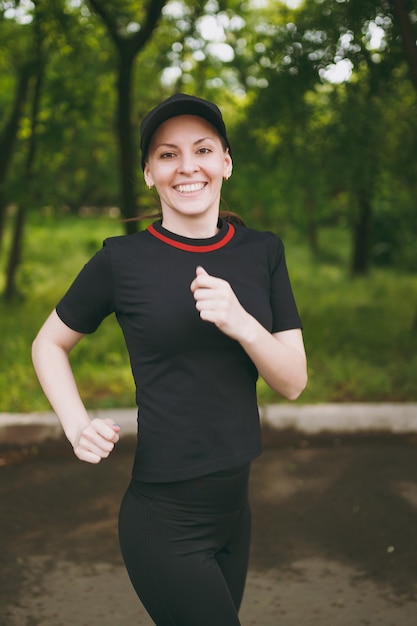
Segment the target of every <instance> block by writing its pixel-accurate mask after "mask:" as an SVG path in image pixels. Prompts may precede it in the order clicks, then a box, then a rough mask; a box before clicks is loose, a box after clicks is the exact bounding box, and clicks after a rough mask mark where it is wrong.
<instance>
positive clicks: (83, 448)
mask: <svg viewBox="0 0 417 626" xmlns="http://www.w3.org/2000/svg"><path fill="white" fill-rule="evenodd" d="M119 431H120V426H118V425H117V424H115V423H114V422H113V420H111V419H109V418H106V419H99V418H95V419H93V420H91V422H89V423H88V424H87V425H85V426H84V427H83V428H82V429H81V430H80V432H79V435H78V437H77V439H76V441H75V442H74V444H73V449H74V453H75V455H76V456H77V457H78V458H79V459H80V460H81V461H86V462H87V463H99V462H100V461H101V459H106V458H107V457H108V456H109V454H110V453H111V452H112V450H113V448H114V446H115V444H116V443H117V442H118V441H119Z"/></svg>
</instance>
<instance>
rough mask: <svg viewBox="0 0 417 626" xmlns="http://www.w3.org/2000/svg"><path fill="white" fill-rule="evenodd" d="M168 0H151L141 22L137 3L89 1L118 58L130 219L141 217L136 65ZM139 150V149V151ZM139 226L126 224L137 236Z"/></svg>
mask: <svg viewBox="0 0 417 626" xmlns="http://www.w3.org/2000/svg"><path fill="white" fill-rule="evenodd" d="M166 1H167V0H150V1H149V2H148V3H147V4H146V6H145V7H143V14H142V16H141V17H140V18H139V20H140V21H141V22H142V23H140V21H138V11H137V9H136V6H137V3H134V2H128V1H123V0H120V1H119V2H115V3H113V7H112V8H109V6H108V3H105V2H102V1H101V0H89V4H90V6H91V8H92V9H93V11H95V13H97V15H99V17H100V18H101V19H102V20H103V23H104V24H105V26H106V28H107V31H108V33H109V35H110V38H111V40H112V42H113V44H114V46H115V49H116V51H117V55H118V64H117V95H118V104H117V114H116V120H117V122H116V126H117V137H118V142H119V158H120V177H121V212H122V215H123V216H124V217H125V218H126V219H130V218H133V217H135V216H136V215H137V191H136V189H135V183H134V181H135V172H136V169H137V164H138V158H137V152H138V151H137V146H135V143H134V140H133V137H134V135H133V121H132V80H133V68H134V61H135V58H136V56H137V55H138V53H139V52H140V51H141V50H142V49H143V48H144V47H145V45H146V44H147V42H148V41H149V39H150V38H151V36H152V33H153V31H154V29H155V28H156V26H157V23H158V21H159V19H160V17H161V12H162V9H163V7H164V5H165V4H166ZM135 148H136V149H135ZM136 227H137V224H136V222H134V221H128V222H127V223H126V228H127V232H134V231H135V230H136Z"/></svg>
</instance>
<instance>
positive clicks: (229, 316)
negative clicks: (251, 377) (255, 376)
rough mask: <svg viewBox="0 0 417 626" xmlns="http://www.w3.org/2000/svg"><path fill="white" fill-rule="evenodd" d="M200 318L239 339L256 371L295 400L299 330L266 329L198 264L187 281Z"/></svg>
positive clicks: (300, 381) (302, 368)
mask: <svg viewBox="0 0 417 626" xmlns="http://www.w3.org/2000/svg"><path fill="white" fill-rule="evenodd" d="M191 291H192V292H193V294H194V298H195V300H196V307H197V310H198V311H199V312H200V317H201V319H203V320H205V321H209V322H212V323H213V324H215V325H216V326H217V327H218V328H219V329H220V330H221V331H222V332H224V333H225V334H227V335H229V336H230V337H232V338H233V339H236V341H239V343H240V344H241V346H242V347H243V348H244V350H245V351H246V353H247V354H248V356H249V357H250V358H251V359H252V361H253V362H254V364H255V365H256V367H257V368H258V371H259V374H260V375H261V376H262V378H263V379H264V380H265V381H266V383H267V384H268V385H269V386H270V387H271V388H272V389H273V390H274V391H276V392H277V393H279V394H281V395H282V396H284V397H285V398H287V399H288V400H295V399H296V398H298V396H299V395H300V393H301V392H302V391H303V389H304V388H305V386H306V384H307V361H306V355H305V350H304V343H303V338H302V333H301V330H300V329H298V328H296V329H293V330H287V331H283V332H279V333H274V334H271V333H269V332H268V331H267V330H266V329H265V328H264V327H263V326H262V325H261V324H260V323H259V322H258V321H257V320H256V319H255V318H254V317H253V316H252V315H250V314H249V313H248V312H247V311H245V309H244V308H243V307H242V305H241V304H240V302H239V301H238V299H237V297H236V295H235V294H234V292H233V290H232V288H231V287H230V285H229V283H228V282H227V281H225V280H222V279H220V278H216V277H214V276H210V275H209V274H207V272H206V271H205V270H204V269H203V268H201V267H199V268H197V272H196V278H195V279H194V280H193V282H192V283H191Z"/></svg>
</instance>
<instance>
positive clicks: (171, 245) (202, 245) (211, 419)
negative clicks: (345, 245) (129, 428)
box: [57, 221, 301, 482]
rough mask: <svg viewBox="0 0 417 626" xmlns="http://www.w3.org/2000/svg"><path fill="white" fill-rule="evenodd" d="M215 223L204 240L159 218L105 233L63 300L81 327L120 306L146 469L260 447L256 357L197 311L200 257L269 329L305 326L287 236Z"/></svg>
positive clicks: (141, 467)
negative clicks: (131, 230)
mask: <svg viewBox="0 0 417 626" xmlns="http://www.w3.org/2000/svg"><path fill="white" fill-rule="evenodd" d="M219 226H220V230H219V232H218V233H217V235H215V236H214V237H211V238H209V239H201V240H200V239H189V238H186V237H181V236H179V235H175V234H173V233H171V232H169V231H167V230H165V229H164V228H163V227H162V225H161V223H160V222H155V223H154V224H152V225H151V226H150V227H149V228H148V229H147V230H146V231H142V232H139V233H136V234H134V235H127V236H120V237H112V238H109V239H107V240H106V241H105V242H104V246H103V248H102V249H101V250H100V251H99V252H98V253H97V254H96V255H95V256H94V257H93V258H92V259H91V260H90V261H89V262H88V263H87V264H86V265H85V266H84V268H83V269H82V270H81V272H80V274H79V275H78V277H77V278H76V279H75V281H74V283H73V284H72V286H71V287H70V289H69V290H68V292H67V293H66V294H65V296H64V297H63V298H62V300H61V301H60V302H59V304H58V306H57V313H58V315H59V317H60V318H61V320H62V321H63V322H64V323H65V324H66V325H67V326H69V327H70V328H72V329H73V330H76V331H78V332H81V333H92V332H94V331H95V330H96V328H97V327H98V326H99V324H100V322H101V321H102V320H103V319H104V318H105V317H106V316H107V315H109V314H111V313H115V314H116V317H117V320H118V322H119V324H120V326H121V328H122V331H123V334H124V337H125V341H126V346H127V349H128V353H129V357H130V363H131V367H132V373H133V377H134V380H135V383H136V400H137V404H138V407H139V413H138V445H137V451H136V455H135V463H134V469H133V475H134V477H135V478H136V479H138V480H142V481H149V482H169V481H176V480H185V479H189V478H194V477H197V476H200V475H204V474H208V473H210V472H214V471H219V470H224V469H229V468H233V467H237V466H239V465H241V464H243V463H246V462H248V461H250V460H251V459H253V458H255V457H256V456H258V455H259V454H260V452H261V437H260V425H259V414H258V408H257V399H256V381H257V377H258V373H257V370H256V367H255V365H254V364H253V362H252V361H251V359H250V358H249V357H248V356H247V354H246V352H245V351H244V350H243V349H242V347H241V346H240V344H239V343H238V342H237V341H235V340H233V339H230V338H229V337H228V336H226V335H225V334H224V333H222V332H221V331H220V330H218V329H217V328H216V326H215V325H214V324H211V323H210V322H204V321H202V320H201V319H200V317H199V314H198V312H197V310H196V307H195V301H194V297H193V294H192V293H191V290H190V285H191V282H192V280H193V279H194V277H195V271H196V267H197V266H198V265H201V266H202V267H204V269H205V270H206V271H207V272H208V273H209V274H212V275H213V276H216V277H219V278H223V279H225V280H227V281H228V282H229V283H230V284H231V286H232V288H233V290H234V292H235V294H236V296H237V297H238V299H239V301H240V302H241V304H242V305H243V307H244V308H245V309H246V310H247V311H248V312H249V313H251V314H252V315H253V316H254V317H255V318H256V319H257V320H258V321H259V322H260V323H261V324H262V325H263V326H264V327H265V328H266V329H267V330H269V331H270V332H277V331H283V330H288V329H291V328H300V327H301V322H300V318H299V316H298V312H297V308H296V305H295V302H294V298H293V294H292V290H291V285H290V281H289V278H288V272H287V267H286V263H285V256H284V247H283V244H282V242H281V240H280V239H279V238H278V237H277V236H275V235H274V234H272V233H261V232H257V231H254V230H252V229H249V228H246V227H243V226H234V225H231V224H229V223H227V222H223V221H220V222H219Z"/></svg>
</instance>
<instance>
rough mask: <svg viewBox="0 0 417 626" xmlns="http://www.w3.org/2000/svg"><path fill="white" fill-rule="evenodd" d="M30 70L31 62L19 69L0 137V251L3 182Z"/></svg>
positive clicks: (3, 221) (2, 218) (10, 157)
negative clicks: (7, 116)
mask: <svg viewBox="0 0 417 626" xmlns="http://www.w3.org/2000/svg"><path fill="white" fill-rule="evenodd" d="M32 70H33V64H32V62H30V63H25V64H24V65H23V66H22V67H21V70H20V75H19V78H18V80H17V83H16V90H15V96H14V100H13V106H12V110H11V113H10V117H9V119H8V121H7V122H6V124H5V127H4V129H3V132H2V134H1V136H0V249H1V246H2V242H3V235H4V229H5V221H6V208H7V206H6V205H7V203H6V193H5V182H6V177H7V172H8V169H9V166H10V163H11V161H12V158H13V150H14V146H15V142H16V137H17V132H18V130H19V123H20V119H21V117H22V111H23V107H24V105H25V103H26V100H27V96H28V89H29V81H30V78H31V75H32Z"/></svg>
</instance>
